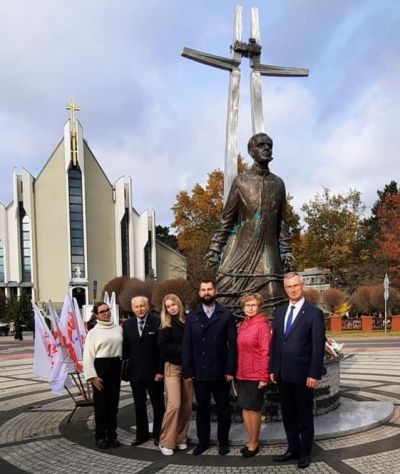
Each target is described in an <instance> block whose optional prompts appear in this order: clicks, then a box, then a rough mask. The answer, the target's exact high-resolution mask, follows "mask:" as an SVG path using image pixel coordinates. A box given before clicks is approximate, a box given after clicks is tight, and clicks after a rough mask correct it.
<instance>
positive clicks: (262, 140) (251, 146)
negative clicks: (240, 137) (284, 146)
mask: <svg viewBox="0 0 400 474" xmlns="http://www.w3.org/2000/svg"><path fill="white" fill-rule="evenodd" d="M272 146H273V142H272V138H271V137H270V136H269V135H267V134H266V133H257V134H256V135H253V136H252V137H251V138H250V140H249V143H248V145H247V150H248V152H249V155H250V156H251V157H252V158H253V160H254V161H255V162H257V163H260V164H262V163H269V162H270V161H271V160H272Z"/></svg>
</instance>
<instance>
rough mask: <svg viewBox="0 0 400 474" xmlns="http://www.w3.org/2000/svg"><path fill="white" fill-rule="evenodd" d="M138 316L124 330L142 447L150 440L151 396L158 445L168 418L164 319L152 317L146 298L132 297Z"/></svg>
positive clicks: (129, 320) (135, 442)
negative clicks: (161, 344)
mask: <svg viewBox="0 0 400 474" xmlns="http://www.w3.org/2000/svg"><path fill="white" fill-rule="evenodd" d="M131 305H132V311H133V314H134V315H135V317H133V318H130V319H128V321H127V322H126V323H125V325H124V328H123V358H124V359H129V380H130V383H131V388H132V395H133V400H134V402H135V415H136V440H135V441H134V442H133V443H132V446H138V445H140V444H142V443H144V442H146V441H147V440H148V439H149V438H150V434H149V423H148V419H147V407H146V402H147V393H148V394H149V396H150V401H151V404H152V407H153V438H154V444H156V445H158V441H159V438H160V430H161V423H162V419H163V416H164V410H165V402H164V383H163V378H164V376H163V373H164V369H163V363H162V360H161V358H160V355H159V351H158V343H157V339H158V331H159V329H160V318H159V317H157V316H155V315H153V314H150V313H149V310H150V304H149V300H148V299H147V298H146V297H145V296H137V297H134V298H132V302H131Z"/></svg>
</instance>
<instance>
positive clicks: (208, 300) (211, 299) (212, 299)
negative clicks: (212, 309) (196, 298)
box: [200, 296, 215, 305]
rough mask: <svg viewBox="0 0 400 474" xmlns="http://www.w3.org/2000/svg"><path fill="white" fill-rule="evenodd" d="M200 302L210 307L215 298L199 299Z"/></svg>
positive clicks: (205, 297)
mask: <svg viewBox="0 0 400 474" xmlns="http://www.w3.org/2000/svg"><path fill="white" fill-rule="evenodd" d="M200 301H201V302H202V303H203V304H205V305H211V304H213V303H214V301H215V296H204V297H203V298H200Z"/></svg>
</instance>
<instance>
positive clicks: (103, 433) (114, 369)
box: [93, 357, 121, 441]
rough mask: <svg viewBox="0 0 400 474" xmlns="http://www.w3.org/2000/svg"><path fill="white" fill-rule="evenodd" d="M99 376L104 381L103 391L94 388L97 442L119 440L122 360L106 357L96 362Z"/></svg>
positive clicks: (95, 365)
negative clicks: (118, 414) (118, 416)
mask: <svg viewBox="0 0 400 474" xmlns="http://www.w3.org/2000/svg"><path fill="white" fill-rule="evenodd" d="M94 367H95V369H96V372H97V376H98V377H100V378H101V379H102V380H103V385H104V388H103V390H100V391H99V390H96V388H95V387H93V402H94V421H95V425H96V430H95V436H96V441H97V440H99V439H105V440H108V441H112V440H115V439H117V413H118V403H119V391H120V385H121V359H120V358H119V357H105V358H102V359H95V360H94Z"/></svg>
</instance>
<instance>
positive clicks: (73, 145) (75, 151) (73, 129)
mask: <svg viewBox="0 0 400 474" xmlns="http://www.w3.org/2000/svg"><path fill="white" fill-rule="evenodd" d="M65 108H66V109H67V110H70V111H71V118H70V123H71V127H70V130H71V136H70V141H71V161H72V164H73V166H76V165H77V162H78V147H77V139H76V117H75V112H78V111H79V110H80V107H79V105H76V104H75V100H74V99H73V98H72V97H71V101H70V103H69V104H67V105H66V106H65Z"/></svg>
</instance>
